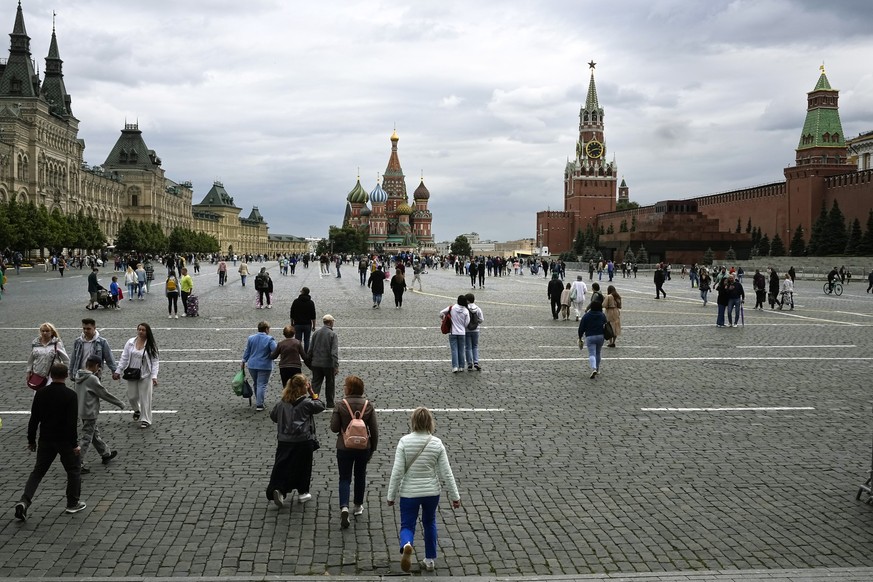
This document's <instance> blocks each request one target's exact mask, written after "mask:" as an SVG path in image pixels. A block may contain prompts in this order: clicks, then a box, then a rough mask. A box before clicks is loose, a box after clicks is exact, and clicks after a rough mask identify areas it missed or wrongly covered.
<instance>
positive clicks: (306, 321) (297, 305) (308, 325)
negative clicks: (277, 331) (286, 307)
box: [290, 287, 315, 351]
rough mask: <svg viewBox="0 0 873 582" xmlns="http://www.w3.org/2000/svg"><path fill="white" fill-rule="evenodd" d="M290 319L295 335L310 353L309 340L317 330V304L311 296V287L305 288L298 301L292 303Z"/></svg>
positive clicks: (301, 291)
mask: <svg viewBox="0 0 873 582" xmlns="http://www.w3.org/2000/svg"><path fill="white" fill-rule="evenodd" d="M290 317H291V325H293V326H294V335H295V336H296V337H297V339H299V340H300V341H301V342H303V349H304V350H305V351H309V338H310V336H311V335H312V330H313V329H315V302H313V301H312V297H311V296H310V295H309V287H303V288H302V289H301V290H300V295H298V296H297V299H295V300H294V301H292V302H291V311H290Z"/></svg>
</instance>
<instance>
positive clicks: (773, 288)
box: [767, 268, 779, 309]
mask: <svg viewBox="0 0 873 582" xmlns="http://www.w3.org/2000/svg"><path fill="white" fill-rule="evenodd" d="M768 285H769V290H768V292H769V294H768V296H767V302H768V303H769V304H770V309H773V308H774V307H776V304H777V303H778V302H779V275H777V274H776V269H773V268H771V269H770V281H769V283H768Z"/></svg>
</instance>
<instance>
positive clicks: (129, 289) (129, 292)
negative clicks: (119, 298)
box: [127, 283, 137, 299]
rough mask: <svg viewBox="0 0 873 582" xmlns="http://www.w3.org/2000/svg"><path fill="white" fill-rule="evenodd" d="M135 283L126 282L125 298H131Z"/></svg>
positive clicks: (135, 286)
mask: <svg viewBox="0 0 873 582" xmlns="http://www.w3.org/2000/svg"><path fill="white" fill-rule="evenodd" d="M136 288H137V284H136V283H128V284H127V298H128V299H133V293H134V291H136Z"/></svg>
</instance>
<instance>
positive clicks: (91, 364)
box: [75, 354, 124, 474]
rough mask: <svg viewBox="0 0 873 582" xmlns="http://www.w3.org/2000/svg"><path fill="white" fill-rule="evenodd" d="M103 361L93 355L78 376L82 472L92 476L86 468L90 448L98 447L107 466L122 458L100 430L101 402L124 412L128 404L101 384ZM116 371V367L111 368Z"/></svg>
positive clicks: (77, 391)
mask: <svg viewBox="0 0 873 582" xmlns="http://www.w3.org/2000/svg"><path fill="white" fill-rule="evenodd" d="M102 363H103V360H102V358H101V357H100V356H98V355H96V354H92V355H90V356H88V358H87V359H86V360H85V367H84V369H79V371H78V372H77V373H76V377H75V384H76V395H77V398H78V403H79V419H80V420H81V421H82V435H81V438H80V439H79V449H80V451H79V461H80V466H81V473H83V474H85V473H90V472H91V470H90V469H88V467H86V466H85V455H87V454H88V449H89V448H90V447H91V445H92V444H93V445H94V449H95V450H96V451H97V454H98V455H100V459H101V461H102V462H103V464H104V465H108V464H109V462H110V461H111V460H112V459H114V458H115V457H117V456H118V451H117V450H113V449H112V447H110V446H109V445H108V444H107V443H106V442H105V441H104V440H103V438H102V436H101V434H100V428H99V427H98V426H97V417H98V415H99V414H100V400H101V399H102V400H105V401H107V402H109V403H111V404H114V405H116V406H117V407H118V408H119V409H122V410H123V409H124V403H123V402H122V401H121V400H119V399H118V398H116V397H115V396H113V395H112V394H110V393H109V391H107V390H106V388H105V387H104V386H103V384H102V383H101V382H100V370H101V365H102ZM110 369H112V368H110Z"/></svg>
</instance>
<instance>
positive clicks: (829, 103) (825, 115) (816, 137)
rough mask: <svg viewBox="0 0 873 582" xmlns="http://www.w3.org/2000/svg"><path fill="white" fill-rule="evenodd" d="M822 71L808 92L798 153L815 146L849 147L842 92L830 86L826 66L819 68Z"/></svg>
mask: <svg viewBox="0 0 873 582" xmlns="http://www.w3.org/2000/svg"><path fill="white" fill-rule="evenodd" d="M819 70H820V71H821V74H820V75H819V78H818V82H817V83H816V84H815V87H814V88H813V90H812V91H810V92H809V93H807V94H806V95H807V98H806V103H807V106H806V120H805V121H804V123H803V131H802V132H801V134H800V143H799V144H798V146H797V155H798V157H800V155H801V154H800V152H801V150H809V149H813V148H828V149H833V148H837V149H838V150H840V151H841V152H843V151H845V150H846V139H845V136H844V135H843V126H842V123H841V122H840V109H839V98H840V92H839V91H838V90H836V89H834V88H832V87H831V84H830V82H829V81H828V78H827V75H825V70H824V65H822V66H820V67H819Z"/></svg>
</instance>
